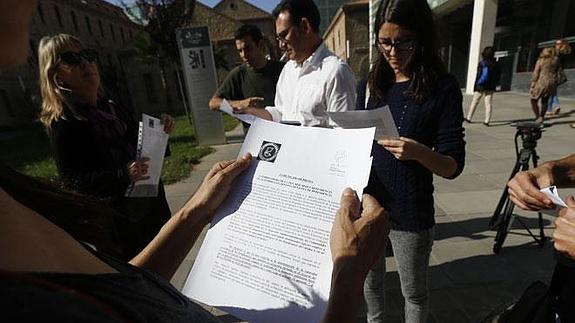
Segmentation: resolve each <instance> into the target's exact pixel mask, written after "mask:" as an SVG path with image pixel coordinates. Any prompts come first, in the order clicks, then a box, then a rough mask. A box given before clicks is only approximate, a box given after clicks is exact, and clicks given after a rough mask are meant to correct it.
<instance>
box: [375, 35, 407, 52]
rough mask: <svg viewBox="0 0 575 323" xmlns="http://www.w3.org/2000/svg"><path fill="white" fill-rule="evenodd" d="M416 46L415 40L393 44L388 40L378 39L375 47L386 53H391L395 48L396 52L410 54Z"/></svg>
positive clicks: (394, 42) (404, 40) (405, 40)
mask: <svg viewBox="0 0 575 323" xmlns="http://www.w3.org/2000/svg"><path fill="white" fill-rule="evenodd" d="M415 44H416V40H415V39H403V40H396V41H393V42H392V41H391V39H388V38H378V39H376V40H375V45H376V46H377V48H379V50H380V51H382V52H385V53H389V52H391V49H392V48H395V50H396V51H399V52H410V51H412V50H413V49H414V48H415Z"/></svg>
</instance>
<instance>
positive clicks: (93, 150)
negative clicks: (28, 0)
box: [38, 34, 174, 259]
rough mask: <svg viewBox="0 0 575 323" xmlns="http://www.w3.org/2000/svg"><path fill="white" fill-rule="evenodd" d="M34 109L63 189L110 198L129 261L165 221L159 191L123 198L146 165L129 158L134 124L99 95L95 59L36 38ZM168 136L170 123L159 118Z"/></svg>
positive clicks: (69, 41)
mask: <svg viewBox="0 0 575 323" xmlns="http://www.w3.org/2000/svg"><path fill="white" fill-rule="evenodd" d="M38 54H39V68H40V86H41V91H42V111H41V113H40V120H41V121H42V123H43V124H44V126H45V127H46V128H47V129H48V133H49V135H50V139H51V142H52V146H53V149H54V156H55V159H56V166H57V168H58V173H59V175H60V177H61V179H62V180H63V181H64V183H65V184H66V186H68V187H69V188H71V189H73V190H76V191H78V192H80V193H84V194H89V195H92V196H95V197H101V198H107V199H110V202H111V203H112V205H113V207H114V208H115V209H116V210H117V211H118V212H119V214H121V215H122V216H119V217H117V218H116V219H115V222H116V223H115V224H116V229H117V231H118V235H119V239H120V241H121V244H122V246H121V247H122V249H123V250H124V255H123V257H124V258H125V259H130V258H131V257H133V256H134V255H136V254H137V253H138V252H139V251H141V250H142V248H143V247H144V246H146V245H147V244H148V243H149V242H150V240H151V239H152V238H153V237H154V236H155V235H156V234H157V233H158V230H159V229H160V228H161V227H162V225H163V224H164V223H165V222H166V221H167V220H168V219H169V217H170V209H169V207H168V203H167V201H166V197H165V194H164V189H163V186H162V184H161V183H160V188H159V194H158V196H157V197H150V198H127V197H124V193H125V192H126V188H127V187H128V185H129V184H130V183H133V182H136V181H140V180H144V179H147V178H148V176H147V168H148V165H147V159H140V160H137V159H136V144H137V140H138V122H137V121H136V120H135V119H134V117H133V115H132V113H131V111H128V110H126V109H125V108H123V107H120V106H118V105H117V104H115V103H114V102H113V101H111V100H109V99H108V98H107V97H106V96H105V95H104V93H103V91H102V87H101V83H100V74H99V71H98V67H97V65H96V56H97V55H96V53H95V52H94V51H92V50H89V49H86V48H85V47H84V46H83V44H82V42H81V41H80V40H79V39H78V38H75V37H74V36H71V35H66V34H59V35H56V36H52V37H44V38H43V39H42V40H41V41H40V46H39V49H38ZM163 119H164V130H165V131H166V132H167V133H169V132H170V131H171V130H172V129H173V126H174V122H173V120H172V119H171V118H169V117H168V116H164V118H163Z"/></svg>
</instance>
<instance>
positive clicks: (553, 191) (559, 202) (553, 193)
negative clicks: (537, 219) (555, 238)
mask: <svg viewBox="0 0 575 323" xmlns="http://www.w3.org/2000/svg"><path fill="white" fill-rule="evenodd" d="M540 192H541V193H543V194H545V195H547V197H548V198H549V199H551V202H553V204H555V208H553V209H544V210H541V213H545V214H549V215H553V216H557V214H558V213H559V211H560V210H561V209H562V208H565V207H567V204H566V203H565V201H563V199H562V198H561V197H560V196H559V192H558V190H557V187H556V186H549V187H545V188H542V189H541V190H540Z"/></svg>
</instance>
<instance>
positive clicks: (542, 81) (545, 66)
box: [529, 47, 559, 122]
mask: <svg viewBox="0 0 575 323" xmlns="http://www.w3.org/2000/svg"><path fill="white" fill-rule="evenodd" d="M558 70H559V59H558V58H557V56H556V55H555V48H553V47H549V48H545V49H543V51H541V54H540V55H539V58H538V59H537V62H536V63H535V69H534V70H533V76H532V77H531V85H530V87H529V96H530V97H531V109H532V110H533V114H535V122H543V120H544V117H545V113H546V112H547V105H548V104H549V98H550V97H551V96H553V95H556V94H557V72H558ZM539 101H541V103H540V104H541V108H540V107H539Z"/></svg>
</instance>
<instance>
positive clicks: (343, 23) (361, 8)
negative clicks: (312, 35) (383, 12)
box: [323, 0, 369, 80]
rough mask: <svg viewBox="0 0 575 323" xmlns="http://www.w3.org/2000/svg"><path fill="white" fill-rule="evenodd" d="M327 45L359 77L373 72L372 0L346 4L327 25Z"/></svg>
mask: <svg viewBox="0 0 575 323" xmlns="http://www.w3.org/2000/svg"><path fill="white" fill-rule="evenodd" d="M323 39H324V42H325V44H326V46H327V47H328V48H329V49H330V50H331V51H332V52H334V54H336V55H337V56H339V58H341V59H342V60H344V61H345V62H346V63H347V64H348V65H349V66H350V67H351V69H352V70H353V72H354V74H355V77H356V78H357V79H358V80H359V79H361V78H363V77H365V76H366V75H367V73H368V71H369V1H368V0H356V1H348V3H345V4H343V5H342V6H341V7H340V8H339V9H338V10H337V12H336V13H335V15H334V18H333V20H332V21H331V23H330V24H329V25H328V26H327V29H326V31H325V33H324V34H323Z"/></svg>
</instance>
